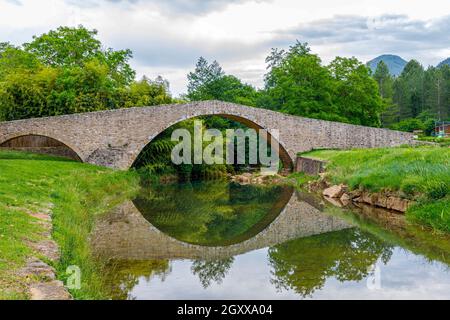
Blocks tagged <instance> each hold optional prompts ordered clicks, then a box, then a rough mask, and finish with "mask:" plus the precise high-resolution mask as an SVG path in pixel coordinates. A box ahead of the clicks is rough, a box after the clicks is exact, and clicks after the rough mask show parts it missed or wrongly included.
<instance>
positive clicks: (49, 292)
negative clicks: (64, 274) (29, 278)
mask: <svg viewBox="0 0 450 320" xmlns="http://www.w3.org/2000/svg"><path fill="white" fill-rule="evenodd" d="M30 298H31V300H72V296H71V295H70V294H69V293H68V292H67V290H66V288H64V284H63V283H62V282H61V281H59V280H53V281H50V282H41V283H35V284H32V285H31V286H30Z"/></svg>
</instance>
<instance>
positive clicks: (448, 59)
mask: <svg viewBox="0 0 450 320" xmlns="http://www.w3.org/2000/svg"><path fill="white" fill-rule="evenodd" d="M444 64H447V65H449V66H450V58H447V59H445V60H444V61H442V62H441V63H439V64H438V67H442V66H443V65H444Z"/></svg>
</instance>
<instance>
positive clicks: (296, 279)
mask: <svg viewBox="0 0 450 320" xmlns="http://www.w3.org/2000/svg"><path fill="white" fill-rule="evenodd" d="M392 249H393V246H391V245H389V244H387V243H385V242H383V241H381V240H379V239H377V238H376V237H375V236H372V235H370V234H368V233H366V232H362V231H361V230H359V229H356V228H352V229H350V230H342V231H336V232H331V233H327V234H323V235H318V236H313V237H308V238H303V239H297V240H293V241H289V242H287V243H283V244H281V245H278V246H275V247H273V248H270V249H269V262H270V265H271V266H272V268H273V279H272V283H273V284H274V285H275V287H276V288H277V289H280V290H281V289H293V290H294V291H295V292H297V293H299V294H300V295H301V296H303V297H306V296H310V295H311V294H312V293H314V292H315V291H316V290H318V289H321V288H322V287H323V286H324V284H325V281H326V280H327V279H328V278H331V277H334V278H336V279H338V280H339V281H354V280H356V281H360V280H362V279H364V278H366V277H367V276H368V275H369V274H370V273H371V271H370V270H371V268H370V266H372V265H373V264H374V263H375V262H377V261H378V260H381V261H382V262H383V263H385V264H386V263H387V262H388V261H389V259H390V258H391V256H392Z"/></svg>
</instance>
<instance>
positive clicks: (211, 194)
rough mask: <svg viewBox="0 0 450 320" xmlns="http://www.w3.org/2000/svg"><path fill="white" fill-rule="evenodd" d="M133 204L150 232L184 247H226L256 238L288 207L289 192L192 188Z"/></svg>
mask: <svg viewBox="0 0 450 320" xmlns="http://www.w3.org/2000/svg"><path fill="white" fill-rule="evenodd" d="M145 191H146V192H144V191H143V192H142V193H141V194H140V196H139V197H138V198H137V199H135V200H134V201H133V203H134V204H135V206H136V208H137V209H138V210H139V211H140V212H141V213H142V215H143V216H144V218H145V219H147V220H148V221H149V222H150V223H151V224H152V225H153V226H155V227H156V228H158V229H159V230H160V231H162V232H164V233H165V234H167V235H170V236H171V237H173V238H175V239H178V240H180V241H183V242H187V243H192V244H199V245H207V246H224V245H230V244H233V243H239V242H242V241H245V240H247V239H249V238H252V237H254V236H255V235H257V234H258V233H260V232H261V231H262V230H264V229H265V228H266V227H267V226H268V225H269V224H270V223H271V222H272V221H273V220H274V219H275V218H276V217H277V216H278V215H279V214H280V212H281V211H282V210H283V208H284V207H285V206H286V204H287V203H288V202H289V200H290V198H291V196H292V193H293V189H292V188H291V187H287V186H251V185H239V184H236V183H228V182H225V181H223V182H195V183H192V184H191V183H184V184H176V185H165V186H160V187H159V188H158V189H153V190H152V189H150V190H148V189H147V190H145Z"/></svg>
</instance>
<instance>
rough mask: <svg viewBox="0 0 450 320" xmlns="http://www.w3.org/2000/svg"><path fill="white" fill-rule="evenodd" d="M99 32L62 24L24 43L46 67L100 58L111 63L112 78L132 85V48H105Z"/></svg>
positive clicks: (78, 64) (75, 63)
mask: <svg viewBox="0 0 450 320" xmlns="http://www.w3.org/2000/svg"><path fill="white" fill-rule="evenodd" d="M96 35H97V30H88V29H86V28H85V27H83V26H78V27H76V28H71V27H59V28H58V29H57V30H51V31H49V32H48V33H44V34H43V35H41V36H33V41H32V42H30V43H25V44H24V45H23V46H24V49H25V50H26V51H27V52H29V53H32V54H34V55H35V56H36V57H37V58H38V59H39V60H40V61H42V63H43V64H45V65H47V66H53V67H74V66H78V67H83V65H84V64H85V63H87V62H90V61H92V60H97V61H99V62H100V63H104V64H106V65H107V66H108V69H109V75H110V76H111V77H112V79H114V80H115V81H117V82H118V83H120V84H129V83H130V82H131V81H132V80H133V79H134V76H135V72H134V70H133V69H132V68H131V67H130V65H129V64H128V61H129V59H130V58H131V57H132V53H131V50H129V49H126V50H118V51H115V50H113V49H111V48H108V49H106V50H104V49H103V48H102V44H101V42H100V41H99V40H98V39H96V38H95V37H96Z"/></svg>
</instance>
